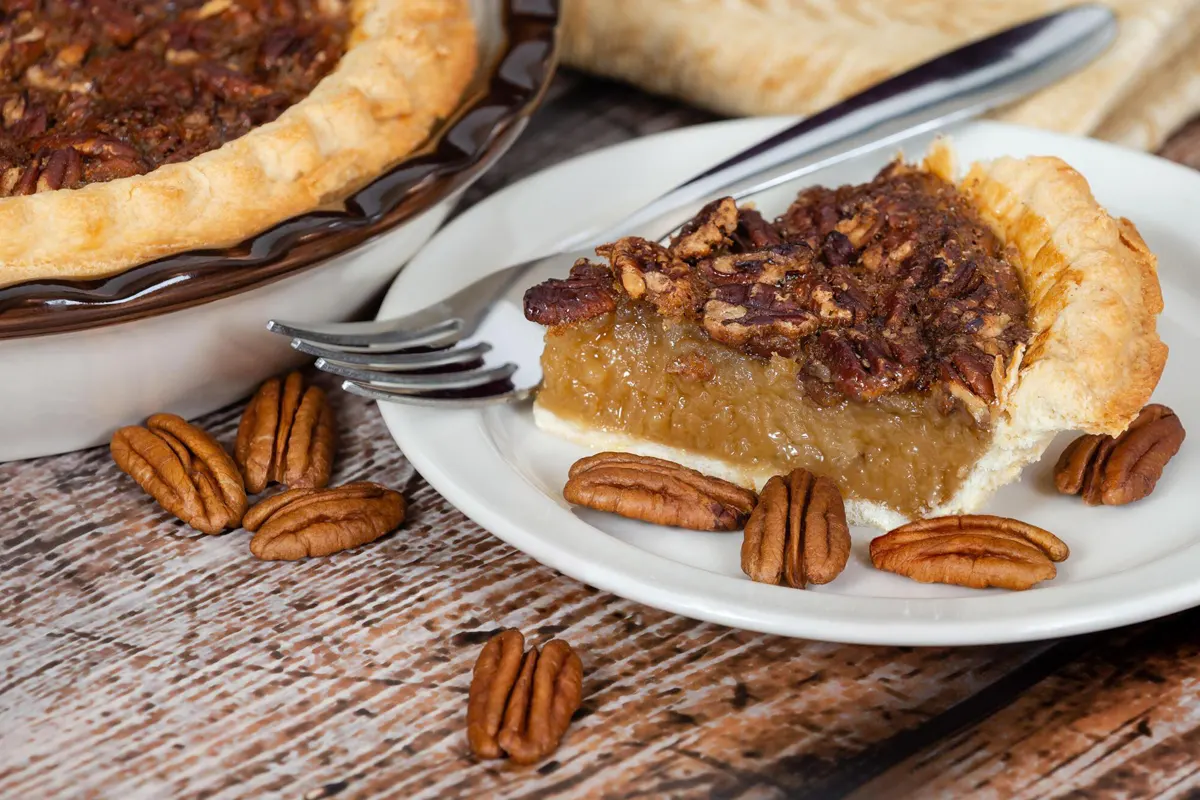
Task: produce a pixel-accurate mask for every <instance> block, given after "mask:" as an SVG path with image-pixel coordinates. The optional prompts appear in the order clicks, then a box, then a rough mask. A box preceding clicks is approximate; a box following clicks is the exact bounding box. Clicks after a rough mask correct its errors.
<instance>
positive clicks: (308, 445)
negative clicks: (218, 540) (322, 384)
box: [234, 372, 337, 494]
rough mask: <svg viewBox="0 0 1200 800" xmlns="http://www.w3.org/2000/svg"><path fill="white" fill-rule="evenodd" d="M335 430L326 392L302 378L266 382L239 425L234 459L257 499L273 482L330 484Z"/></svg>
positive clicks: (301, 376)
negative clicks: (306, 382) (307, 385)
mask: <svg viewBox="0 0 1200 800" xmlns="http://www.w3.org/2000/svg"><path fill="white" fill-rule="evenodd" d="M336 430H337V426H336V424H335V423H334V419H333V410H332V409H331V408H330V406H329V401H328V400H327V399H326V398H325V393H324V392H323V391H321V389H319V388H318V387H316V386H309V387H308V388H307V389H305V388H304V376H303V375H301V374H300V373H299V372H293V373H292V374H290V375H288V376H287V380H286V381H282V382H281V381H280V380H279V378H271V379H270V380H269V381H267V382H266V383H264V384H263V385H262V386H260V387H259V389H258V391H257V392H255V394H254V397H253V398H252V399H251V400H250V404H249V405H248V406H246V411H245V412H244V413H243V414H242V421H241V423H240V424H239V425H238V433H237V445H236V446H235V448H234V455H235V456H236V457H237V463H238V466H239V467H241V469H242V474H243V475H244V476H245V479H246V488H247V490H249V491H250V493H251V494H257V493H259V492H261V491H262V490H263V489H265V488H267V485H268V484H270V483H272V482H275V483H282V484H284V485H285V486H287V487H289V488H293V489H294V488H297V487H316V488H320V487H322V486H325V485H327V484H328V483H329V476H330V473H331V472H332V471H333V451H334V442H335V435H336Z"/></svg>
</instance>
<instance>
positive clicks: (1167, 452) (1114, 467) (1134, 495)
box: [1054, 403, 1186, 506]
mask: <svg viewBox="0 0 1200 800" xmlns="http://www.w3.org/2000/svg"><path fill="white" fill-rule="evenodd" d="M1185 435H1186V433H1185V432H1184V430H1183V425H1182V423H1180V421H1179V417H1177V416H1176V415H1175V412H1174V411H1172V410H1171V409H1169V408H1167V407H1166V406H1164V405H1159V404H1157V403H1152V404H1151V405H1148V406H1146V407H1145V408H1143V409H1142V413H1140V414H1138V416H1137V419H1135V420H1134V421H1133V422H1132V423H1131V424H1130V425H1129V427H1128V428H1126V429H1125V432H1124V433H1122V434H1121V435H1120V436H1117V437H1116V438H1113V437H1112V436H1102V435H1097V434H1090V435H1087V436H1081V437H1079V438H1078V439H1076V440H1075V441H1074V442H1072V443H1071V444H1070V445H1068V446H1067V449H1066V450H1064V451H1063V453H1062V455H1061V456H1060V457H1059V459H1058V464H1057V465H1055V467H1054V485H1055V486H1056V487H1057V488H1058V491H1060V492H1062V493H1063V494H1079V495H1083V501H1084V502H1085V503H1087V504H1088V505H1090V506H1098V505H1106V506H1123V505H1125V504H1126V503H1132V502H1133V501H1135V500H1141V499H1142V498H1143V497H1146V496H1147V495H1149V494H1150V493H1151V492H1153V491H1154V487H1155V486H1156V485H1157V484H1158V479H1159V478H1161V477H1162V474H1163V469H1164V468H1165V467H1166V466H1167V462H1168V461H1170V460H1171V459H1172V458H1173V457H1174V456H1175V454H1176V453H1178V452H1179V448H1180V446H1181V445H1182V444H1183V439H1184V436H1185Z"/></svg>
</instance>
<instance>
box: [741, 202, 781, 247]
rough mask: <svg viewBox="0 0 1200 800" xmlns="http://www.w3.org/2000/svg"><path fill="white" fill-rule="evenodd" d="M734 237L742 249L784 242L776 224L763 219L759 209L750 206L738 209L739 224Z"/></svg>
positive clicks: (770, 245) (771, 245)
mask: <svg viewBox="0 0 1200 800" xmlns="http://www.w3.org/2000/svg"><path fill="white" fill-rule="evenodd" d="M732 239H733V241H734V242H736V243H737V245H738V249H739V250H742V251H746V250H758V249H761V248H763V247H773V246H774V245H777V244H783V237H782V236H780V235H779V231H777V230H775V226H774V225H772V224H771V223H769V222H767V221H766V220H765V219H763V215H762V214H760V213H759V212H758V209H756V208H748V207H742V208H739V209H738V226H737V230H735V231H734V232H733V234H732Z"/></svg>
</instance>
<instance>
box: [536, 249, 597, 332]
mask: <svg viewBox="0 0 1200 800" xmlns="http://www.w3.org/2000/svg"><path fill="white" fill-rule="evenodd" d="M616 307H617V290H616V288H615V287H614V286H613V276H612V273H611V272H609V271H608V270H607V269H606V268H604V267H600V266H597V265H595V264H592V263H591V262H589V261H588V260H587V259H582V258H581V259H580V260H579V261H576V262H575V266H573V267H571V274H570V276H569V277H568V278H567V279H566V280H565V281H562V280H557V279H551V280H548V281H546V282H545V283H539V284H538V285H537V286H534V287H532V288H531V289H529V290H528V291H527V292H525V316H526V318H527V319H530V320H532V321H534V322H536V323H538V324H539V325H562V324H564V323H568V322H580V321H582V320H585V319H591V318H592V317H598V316H600V315H601V314H607V313H608V312H610V311H612V310H613V309H614V308H616Z"/></svg>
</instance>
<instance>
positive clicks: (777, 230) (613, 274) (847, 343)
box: [525, 143, 1166, 527]
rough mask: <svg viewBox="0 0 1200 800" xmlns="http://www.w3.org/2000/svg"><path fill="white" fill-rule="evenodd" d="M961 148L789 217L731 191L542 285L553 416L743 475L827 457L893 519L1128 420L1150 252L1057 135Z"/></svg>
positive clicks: (1143, 393) (982, 493)
mask: <svg viewBox="0 0 1200 800" xmlns="http://www.w3.org/2000/svg"><path fill="white" fill-rule="evenodd" d="M951 162H952V155H951V153H950V150H949V147H948V146H947V145H945V144H944V143H939V144H938V145H937V146H935V148H934V150H933V151H931V153H930V154H929V156H928V157H927V158H926V159H925V161H924V162H923V163H921V164H918V165H908V164H905V163H903V162H901V161H895V162H893V163H892V164H891V165H889V166H888V167H886V168H885V169H884V170H883V171H881V172H880V173H879V174H878V175H877V176H876V177H875V178H874V179H873V180H871V181H869V182H868V183H864V184H861V185H857V186H842V187H840V188H836V189H831V188H823V187H816V188H810V189H806V190H804V191H803V192H801V193H800V195H799V196H798V197H797V198H796V200H795V202H793V203H792V205H791V207H790V208H788V209H787V210H786V211H785V212H784V213H783V214H782V215H781V216H780V217H779V218H778V219H775V220H768V219H766V218H764V217H763V215H762V214H761V213H759V212H758V211H757V210H755V209H754V208H752V207H750V206H747V205H743V206H741V207H739V206H738V205H737V204H736V203H735V202H734V201H733V200H732V199H731V198H724V199H721V200H718V201H715V202H713V203H711V204H709V205H708V206H706V207H705V208H704V209H702V210H701V211H700V212H699V213H698V214H697V216H696V217H695V218H694V219H692V220H691V221H690V222H689V223H688V224H687V225H685V226H684V227H683V228H682V229H681V230H680V231H679V233H678V234H677V235H676V236H674V237H673V238H672V239H671V240H670V242H668V243H665V244H662V243H658V242H651V241H647V240H645V239H639V238H634V237H630V238H625V239H621V240H618V241H616V242H613V243H611V244H607V245H604V246H603V247H599V248H597V253H598V254H599V255H600V256H601V258H602V260H601V261H588V260H581V261H580V262H578V263H577V264H576V265H575V266H574V267H573V268H572V270H571V274H570V275H569V276H568V277H567V278H566V279H563V280H550V281H547V282H545V283H543V284H540V285H538V286H536V287H533V288H532V289H530V290H529V291H528V292H527V293H526V296H525V313H526V316H527V317H528V318H529V319H531V320H533V321H535V322H539V323H542V324H544V325H546V326H548V331H547V334H546V348H545V352H544V354H543V357H542V366H543V369H544V373H545V380H544V384H543V388H542V389H541V391H540V393H539V395H538V398H537V403H536V406H535V415H536V419H537V421H538V424H539V425H541V426H542V427H543V428H546V429H548V430H550V431H553V432H556V433H559V434H561V435H564V436H567V437H569V438H573V439H576V440H579V441H582V442H584V443H585V444H587V445H589V446H593V447H596V448H599V449H605V450H628V451H633V452H638V453H641V454H643V455H650V456H659V457H664V458H669V459H672V460H674V461H678V462H681V463H685V464H688V465H689V466H694V467H696V468H697V469H701V470H703V471H705V472H708V473H710V474H717V475H720V476H722V477H725V478H727V479H729V480H734V481H736V482H739V483H742V484H744V485H747V486H751V485H754V486H761V485H762V484H763V482H765V481H766V480H767V478H769V477H770V476H771V475H776V474H780V473H785V472H788V471H789V470H792V469H796V468H804V469H808V470H811V471H812V472H813V473H815V474H817V475H821V476H824V477H826V478H829V479H831V480H833V481H834V482H835V483H836V484H837V485H838V486H839V487H841V489H842V490H843V492H844V493H845V494H846V497H847V503H846V506H847V512H848V514H849V517H850V519H851V521H853V522H860V523H870V524H876V525H879V526H881V527H891V526H894V525H896V524H898V523H899V522H902V521H904V520H906V519H912V518H917V517H923V516H929V515H935V514H949V513H967V512H970V511H972V510H974V509H976V508H978V507H979V506H980V505H981V504H982V503H983V502H984V501H985V500H986V499H987V497H988V496H989V495H990V494H991V493H992V492H993V491H994V490H995V489H996V488H997V487H998V486H1000V485H1002V484H1004V483H1007V482H1009V481H1011V480H1013V479H1014V478H1015V477H1016V476H1017V475H1018V473H1019V472H1020V469H1021V468H1022V467H1023V466H1024V465H1025V464H1027V463H1029V462H1031V461H1034V460H1036V459H1037V458H1039V457H1040V455H1041V454H1042V452H1043V451H1044V450H1045V448H1046V447H1047V445H1048V444H1049V442H1050V439H1051V438H1053V436H1054V434H1055V433H1056V432H1058V431H1060V430H1067V429H1078V430H1084V431H1088V432H1090V433H1119V432H1120V431H1121V430H1122V429H1124V427H1125V426H1126V425H1127V424H1128V423H1129V422H1130V421H1131V420H1132V419H1133V418H1134V417H1135V416H1136V415H1137V413H1138V411H1139V410H1140V409H1141V407H1142V406H1143V405H1144V404H1145V402H1146V401H1147V399H1148V398H1149V395H1150V393H1151V391H1152V390H1153V388H1154V386H1155V385H1156V384H1157V382H1158V378H1159V375H1160V374H1161V372H1162V368H1163V364H1164V362H1165V359H1166V347H1165V346H1164V345H1163V344H1162V342H1161V341H1159V338H1158V335H1157V333H1156V332H1155V325H1156V316H1157V314H1158V313H1159V312H1160V311H1161V310H1162V297H1161V293H1160V289H1159V285H1158V278H1157V274H1156V267H1155V259H1154V256H1153V255H1151V253H1150V252H1149V251H1148V250H1147V249H1146V246H1145V244H1144V243H1143V241H1142V239H1141V237H1140V236H1139V235H1138V233H1137V231H1136V229H1135V228H1134V226H1133V225H1132V224H1131V223H1130V222H1129V221H1128V220H1125V219H1114V218H1112V217H1110V216H1109V215H1108V214H1107V213H1106V212H1105V211H1104V210H1103V209H1102V208H1100V207H1099V206H1098V205H1097V204H1096V202H1095V200H1094V199H1093V198H1092V196H1091V193H1090V190H1089V189H1088V186H1087V183H1086V181H1084V179H1083V178H1082V177H1081V176H1080V175H1079V174H1078V173H1077V172H1075V171H1074V170H1072V169H1071V168H1070V167H1068V166H1067V165H1066V164H1064V163H1063V162H1062V161H1060V160H1059V159H1056V158H1027V159H1023V160H1018V159H1012V158H1003V159H998V160H996V161H994V162H991V163H989V164H977V165H975V166H974V167H973V168H972V169H971V171H970V172H969V174H968V175H967V176H966V178H965V179H964V180H963V181H962V182H961V183H958V184H955V183H954V182H953V181H952V178H951V176H952V172H953V170H952V164H951Z"/></svg>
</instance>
